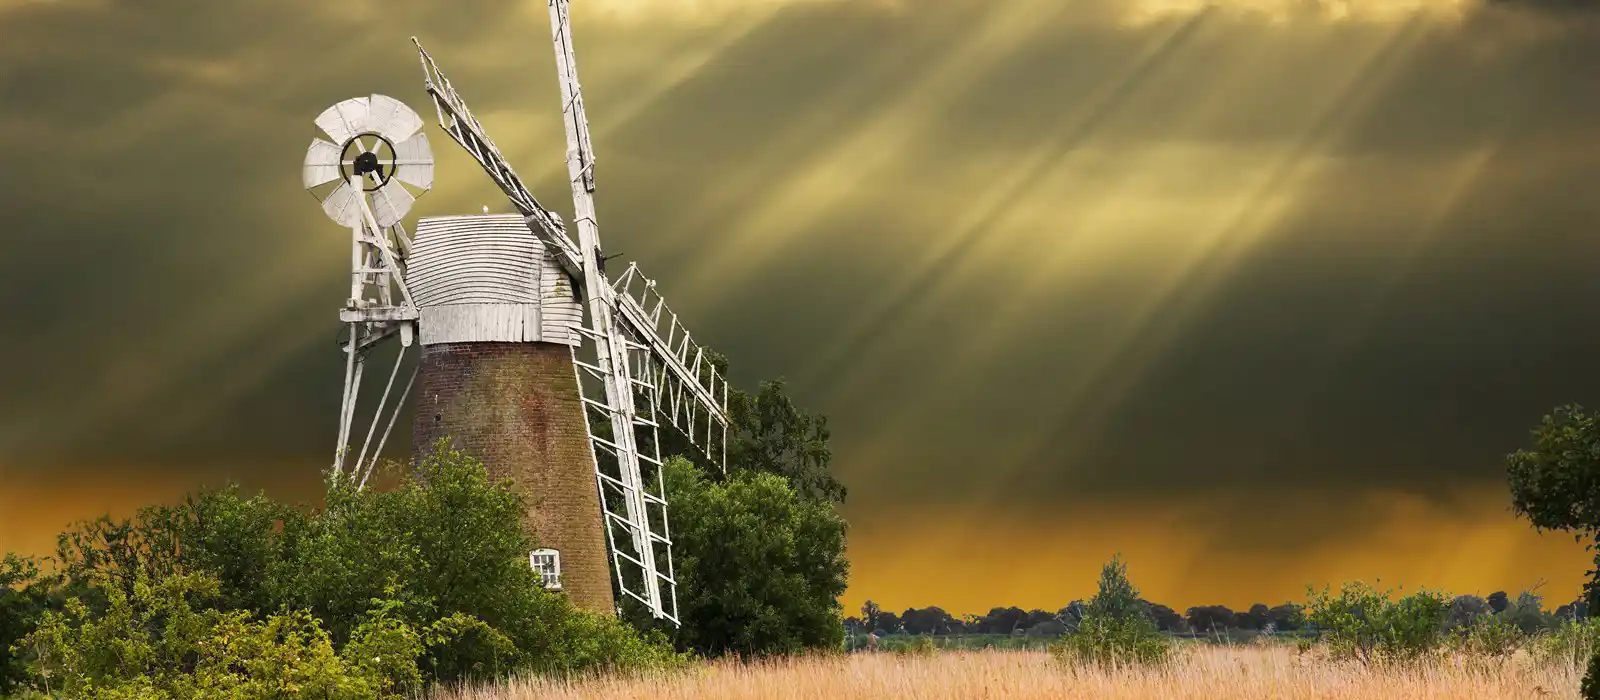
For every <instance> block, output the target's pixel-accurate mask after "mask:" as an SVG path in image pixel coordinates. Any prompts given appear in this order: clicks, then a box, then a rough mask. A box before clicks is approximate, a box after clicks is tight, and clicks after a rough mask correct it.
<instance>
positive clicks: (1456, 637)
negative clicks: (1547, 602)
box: [1449, 615, 1529, 659]
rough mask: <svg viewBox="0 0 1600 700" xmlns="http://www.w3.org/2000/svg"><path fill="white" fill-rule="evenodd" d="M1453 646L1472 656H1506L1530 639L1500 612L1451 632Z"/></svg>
mask: <svg viewBox="0 0 1600 700" xmlns="http://www.w3.org/2000/svg"><path fill="white" fill-rule="evenodd" d="M1449 640H1450V643H1451V647H1452V648H1453V649H1455V650H1456V651H1458V652H1460V653H1462V654H1466V655H1468V656H1473V657H1480V658H1490V659H1504V658H1506V657H1509V656H1511V655H1512V654H1513V653H1516V651H1517V649H1519V648H1521V647H1522V646H1523V645H1524V644H1525V643H1527V642H1528V641H1529V637H1528V636H1527V634H1525V633H1524V632H1523V631H1522V629H1521V628H1520V627H1518V626H1517V625H1516V623H1515V622H1514V621H1512V620H1510V619H1507V618H1504V617H1501V616H1499V615H1492V616H1483V617H1479V618H1477V619H1474V620H1472V621H1471V622H1469V623H1467V624H1466V625H1463V626H1460V627H1457V628H1456V629H1454V630H1452V631H1451V634H1450V637H1449Z"/></svg>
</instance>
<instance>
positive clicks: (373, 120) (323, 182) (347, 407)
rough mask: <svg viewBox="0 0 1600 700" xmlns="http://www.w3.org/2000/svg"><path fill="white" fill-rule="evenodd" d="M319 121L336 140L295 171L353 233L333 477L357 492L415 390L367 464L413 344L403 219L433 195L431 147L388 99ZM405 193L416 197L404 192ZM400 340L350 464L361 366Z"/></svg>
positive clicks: (315, 148) (309, 154)
mask: <svg viewBox="0 0 1600 700" xmlns="http://www.w3.org/2000/svg"><path fill="white" fill-rule="evenodd" d="M315 121H316V125H317V128H318V129H320V130H321V132H322V133H323V134H326V135H327V136H328V137H329V138H330V139H332V140H331V141H330V140H324V139H322V138H313V139H312V140H311V146H310V147H309V148H307V149H306V157H305V161H304V164H303V166H302V168H301V178H302V182H303V184H304V185H305V188H306V189H307V190H308V191H310V192H311V193H312V194H313V195H314V196H316V197H317V199H318V200H320V201H321V203H322V210H323V212H325V213H326V214H327V215H328V218H330V219H333V220H334V221H335V222H337V223H339V224H340V225H343V226H345V227H347V228H349V229H350V234H351V243H350V297H349V299H348V300H347V301H346V303H345V308H344V309H343V310H341V311H340V312H339V319H340V320H341V321H343V322H344V323H345V324H346V325H347V326H348V329H349V337H348V338H347V339H346V340H345V343H344V352H345V356H346V360H345V372H344V398H343V400H342V402H341V403H340V408H339V442H338V445H339V447H338V449H337V451H336V452H335V454H334V461H333V472H332V473H333V475H334V476H336V477H337V476H341V475H344V474H351V475H355V476H356V477H358V478H359V481H358V482H357V483H358V485H364V484H365V483H366V480H367V477H368V476H370V474H371V471H372V468H373V465H375V464H376V463H377V460H378V455H379V454H380V453H382V451H383V444H384V443H385V442H387V441H388V439H389V433H390V431H391V430H392V429H393V428H394V423H395V420H396V419H397V418H398V417H399V413H400V408H401V407H402V406H403V405H404V403H405V392H408V391H409V390H410V386H411V383H410V382H409V381H408V382H407V383H406V386H405V389H404V391H402V393H401V396H400V399H399V400H398V401H396V402H395V405H394V408H393V411H392V413H391V415H390V418H389V422H388V426H387V427H386V428H385V429H384V432H383V436H382V438H380V439H379V441H378V443H377V447H376V449H373V450H371V454H372V460H371V461H370V462H369V461H368V460H367V454H368V448H369V447H371V446H372V438H373V434H374V433H375V432H376V430H377V427H378V423H379V422H380V421H381V420H382V417H383V410H384V406H385V405H386V404H387V403H388V400H389V393H390V392H391V391H392V390H393V388H394V384H395V379H396V377H397V376H398V374H399V371H400V365H401V362H402V360H404V359H405V348H409V347H410V346H411V345H412V341H413V340H414V339H415V336H416V327H415V323H416V320H417V307H416V305H415V303H414V302H413V300H412V297H411V291H410V289H409V288H408V287H407V286H406V281H405V265H404V256H405V254H406V253H407V252H408V251H409V248H410V245H411V241H410V239H409V238H408V237H407V236H406V231H405V228H404V227H403V226H402V225H401V219H402V218H403V217H404V216H405V215H406V213H407V212H408V211H410V210H411V205H412V203H414V202H415V201H416V198H417V196H418V195H420V194H422V193H424V192H427V191H428V189H429V188H430V187H432V186H433V153H432V151H431V150H430V149H429V147H428V135H427V134H425V133H422V117H420V116H418V115H417V113H416V112H415V111H412V109H411V108H410V107H407V106H405V104H403V103H401V102H400V101H399V100H396V99H394V98H392V97H388V96H386V95H372V96H370V97H356V98H351V99H348V100H345V101H343V102H340V103H338V104H335V105H333V106H332V107H329V108H327V109H326V110H323V112H322V114H320V115H318V116H317V118H316V120H315ZM335 182H337V183H338V184H337V185H334V184H333V183H335ZM407 185H409V186H410V187H412V188H415V189H416V192H415V193H413V192H412V191H411V190H410V189H407V187H406V186H407ZM397 292H398V294H397ZM397 297H398V298H397ZM396 335H399V337H400V343H401V352H399V353H397V356H396V358H395V365H394V370H393V371H391V372H390V373H389V381H388V384H387V385H385V387H384V393H383V398H382V399H381V400H380V401H379V403H378V408H377V410H376V412H375V413H374V415H373V419H372V426H371V428H369V429H368V430H367V435H366V438H365V440H363V441H362V445H361V452H360V453H359V454H358V455H357V456H356V458H355V459H354V460H349V461H347V460H348V457H349V454H348V451H349V449H350V441H351V437H352V436H351V434H350V429H351V424H352V423H353V422H354V418H355V408H356V398H357V396H358V395H359V393H360V388H361V376H362V373H363V369H364V368H365V366H366V358H367V356H368V354H369V353H370V352H371V351H372V350H373V349H374V348H376V347H378V346H379V345H380V344H382V343H383V342H384V341H386V340H388V339H390V338H393V337H394V336H396ZM413 378H414V375H413Z"/></svg>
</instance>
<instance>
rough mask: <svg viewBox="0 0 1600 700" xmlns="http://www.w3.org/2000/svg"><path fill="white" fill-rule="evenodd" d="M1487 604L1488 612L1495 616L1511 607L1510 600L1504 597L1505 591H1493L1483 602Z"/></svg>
mask: <svg viewBox="0 0 1600 700" xmlns="http://www.w3.org/2000/svg"><path fill="white" fill-rule="evenodd" d="M1484 602H1486V603H1488V604H1489V610H1490V611H1491V612H1493V613H1494V614H1496V615H1499V614H1500V613H1503V612H1505V611H1506V608H1508V607H1511V599H1510V598H1507V597H1506V592H1505V591H1495V592H1493V593H1490V594H1489V599H1488V600H1486V601H1484Z"/></svg>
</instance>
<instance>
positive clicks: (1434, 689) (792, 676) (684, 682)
mask: <svg viewBox="0 0 1600 700" xmlns="http://www.w3.org/2000/svg"><path fill="white" fill-rule="evenodd" d="M1582 675H1583V671H1582V669H1578V668H1573V667H1560V666H1551V665H1543V664H1536V663H1533V662H1532V661H1531V660H1529V659H1527V658H1524V657H1519V658H1515V659H1511V660H1509V661H1506V662H1504V663H1495V664H1488V663H1483V662H1472V661H1470V660H1460V659H1458V660H1454V661H1449V662H1441V663H1438V664H1435V665H1431V666H1428V667H1423V668H1416V669H1411V670H1404V671H1401V670H1391V671H1367V670H1364V669H1361V668H1357V667H1352V666H1349V665H1344V664H1334V663H1330V662H1327V661H1325V660H1322V659H1320V658H1318V657H1316V656H1314V655H1307V656H1304V657H1301V656H1297V655H1296V653H1295V651H1294V650H1293V649H1290V648H1285V647H1281V646H1274V647H1249V646H1242V647H1210V646H1198V647H1195V648H1191V649H1188V650H1187V651H1185V652H1184V653H1183V654H1182V655H1181V656H1180V657H1179V659H1178V660H1177V662H1176V663H1175V664H1173V665H1172V666H1171V667H1170V668H1168V669H1167V670H1165V671H1151V670H1137V669H1124V670H1112V671H1105V670H1097V669H1088V668H1080V669H1076V670H1074V669H1068V668H1064V667H1062V666H1060V665H1058V664H1056V663H1055V662H1053V661H1052V660H1051V658H1050V657H1049V656H1048V655H1046V654H1044V653H1040V652H1025V651H987V652H947V653H942V654H936V655H929V656H920V657H909V656H898V655H894V654H882V653H880V654H854V655H849V656H845V655H838V656H832V657H828V656H820V657H809V658H802V659H797V660H792V661H781V662H762V663H753V664H736V663H728V662H718V663H712V664H708V665H705V666H702V667H699V668H696V669H695V670H693V671H689V672H680V673H674V674H664V675H655V676H646V677H640V678H631V679H630V678H597V679H590V680H584V681H573V682H560V681H548V680H528V681H517V682H513V683H510V684H506V685H503V686H500V687H495V688H482V689H477V690H471V691H466V692H462V693H459V694H451V695H446V696H442V698H447V699H448V700H523V699H525V698H527V699H531V698H540V699H541V700H542V699H544V698H562V699H566V700H579V699H582V700H601V699H611V698H616V699H619V700H620V699H623V698H628V699H633V698H649V699H650V700H687V699H688V698H697V699H699V698H705V699H708V700H713V699H724V698H762V699H763V700H765V699H771V700H785V699H789V698H829V699H833V698H840V699H844V698H861V699H862V700H868V699H870V700H885V699H886V698H918V699H919V700H945V699H949V700H957V699H960V700H968V699H971V698H997V699H998V698H1005V699H1006V700H1034V699H1042V698H1052V699H1054V698H1104V699H1105V700H1179V699H1184V700H1187V699H1190V698H1193V699H1196V700H1198V699H1200V698H1204V699H1206V700H1217V699H1220V698H1273V699H1281V700H1300V699H1305V700H1310V699H1311V698H1316V699H1318V700H1391V699H1400V698H1406V699H1410V698H1432V699H1436V700H1489V699H1490V698H1494V699H1496V700H1499V699H1500V698H1548V699H1549V700H1568V699H1571V698H1576V697H1577V696H1578V691H1577V689H1578V683H1579V680H1580V679H1581V678H1582Z"/></svg>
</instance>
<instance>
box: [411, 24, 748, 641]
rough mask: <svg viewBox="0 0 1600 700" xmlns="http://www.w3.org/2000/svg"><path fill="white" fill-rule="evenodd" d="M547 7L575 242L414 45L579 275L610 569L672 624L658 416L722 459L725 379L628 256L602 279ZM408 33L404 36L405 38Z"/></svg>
mask: <svg viewBox="0 0 1600 700" xmlns="http://www.w3.org/2000/svg"><path fill="white" fill-rule="evenodd" d="M550 13H551V22H552V32H553V37H554V40H555V49H556V59H557V66H558V69H559V71H560V82H561V89H562V102H563V117H564V121H565V123H566V131H567V138H568V155H569V162H568V171H569V174H570V175H571V177H572V192H573V198H574V203H575V205H576V219H577V221H576V224H575V225H576V228H577V229H578V233H579V241H578V242H577V243H576V244H575V243H574V242H573V241H572V240H571V239H570V238H568V237H567V235H566V228H565V226H563V225H562V223H561V219H560V218H559V217H558V216H557V215H555V214H554V213H552V212H550V211H549V210H548V209H545V208H544V207H543V206H541V205H540V204H539V202H538V200H536V199H535V198H534V196H533V194H532V193H531V192H529V191H528V189H527V187H526V186H525V185H524V184H523V183H522V179H521V178H520V177H519V176H518V175H517V174H516V171H515V170H513V169H512V168H511V166H510V164H509V163H507V162H506V160H505V158H504V156H503V155H502V154H501V153H500V149H499V148H498V147H497V146H495V144H494V141H493V140H492V139H490V138H489V135H488V133H487V132H485V131H484V129H483V126H482V124H480V123H479V122H478V120H477V119H476V118H474V117H473V116H472V112H471V110H469V109H468V108H467V105H466V102H465V100H463V99H462V98H461V96H460V94H459V93H457V92H456V90H455V88H454V87H453V86H452V85H451V84H450V81H449V79H448V78H446V77H445V76H444V74H443V72H442V71H440V69H439V67H438V65H437V64H436V63H435V62H434V60H433V58H432V57H431V56H429V55H428V52H427V51H426V50H424V49H423V48H422V45H421V44H420V43H417V51H418V53H419V54H420V57H421V60H422V67H423V73H424V76H425V84H426V87H427V91H428V94H429V95H430V96H431V97H432V98H433V102H434V106H435V108H436V111H437V113H438V117H439V125H440V127H441V128H443V129H444V130H445V133H447V134H449V135H450V137H451V139H453V140H455V141H456V143H458V144H460V145H461V147H462V148H464V149H466V151H467V153H468V154H470V155H471V156H472V157H473V159H474V160H477V161H478V164H479V165H481V166H483V168H484V171H485V172H487V173H488V174H489V176H490V178H491V179H493V180H494V182H495V184H496V185H498V186H499V187H500V189H501V191H502V192H504V193H505V194H506V196H507V198H508V199H509V200H510V201H511V203H512V205H513V206H514V207H516V208H517V211H518V212H520V213H521V214H522V215H523V217H524V220H525V222H526V223H527V225H528V228H529V230H530V231H532V233H533V234H534V235H536V236H538V237H539V238H540V239H541V240H542V241H543V242H544V243H545V245H546V247H547V248H548V249H549V250H550V251H552V253H553V254H554V256H555V258H556V260H557V262H558V263H559V264H560V265H561V267H562V268H563V269H564V270H565V271H566V272H567V273H568V274H569V275H571V276H572V277H573V279H574V280H576V281H578V282H580V283H581V284H583V285H584V290H585V295H584V296H585V299H584V301H585V302H586V303H587V304H588V306H589V309H588V311H589V321H590V325H589V326H588V327H585V328H580V329H579V330H580V332H581V333H582V334H583V336H584V339H585V340H586V341H587V343H586V344H587V345H588V347H590V348H592V350H593V357H592V358H587V357H586V358H585V359H592V362H586V361H584V360H583V359H580V358H579V357H578V356H577V355H576V352H574V356H573V364H574V372H575V373H576V374H577V375H578V380H579V386H580V390H581V391H583V397H582V398H583V403H584V405H585V406H586V407H587V409H588V410H587V411H586V412H587V413H589V414H590V421H589V428H590V430H589V433H590V443H591V447H592V450H593V456H594V460H595V472H596V486H597V488H598V489H599V490H600V495H601V499H602V507H603V513H604V514H603V516H602V517H603V519H604V520H605V525H606V527H605V531H606V533H607V539H608V544H609V545H610V551H611V553H612V559H613V568H614V573H615V575H616V579H615V580H616V582H617V584H618V586H619V588H620V589H621V590H622V591H623V593H624V594H625V595H627V596H629V597H631V598H634V599H636V600H638V601H640V602H641V603H643V604H644V605H645V606H646V607H647V608H648V609H649V610H650V611H651V612H652V614H654V615H655V616H656V617H659V618H663V619H667V620H670V621H672V622H673V623H674V624H676V623H677V603H676V590H675V589H676V581H675V579H674V577H673V568H672V553H671V537H670V534H669V531H668V529H667V517H666V508H667V501H666V497H665V492H664V487H663V483H662V475H661V469H660V467H661V455H660V454H659V451H658V447H657V444H658V442H659V441H658V439H657V437H658V436H657V435H656V430H657V429H658V427H659V425H660V422H659V420H658V417H659V416H661V415H663V414H665V415H666V416H667V418H668V420H669V421H670V422H671V424H672V425H673V426H675V427H677V428H678V429H679V430H681V431H682V432H683V433H684V435H685V436H686V437H687V438H689V441H690V443H691V444H693V445H694V446H695V447H696V448H697V449H699V450H700V451H701V452H702V453H704V454H705V456H707V457H708V458H709V459H710V461H712V462H714V463H716V464H718V465H719V466H721V467H723V468H726V467H725V462H726V444H727V426H728V411H727V392H728V389H727V383H726V380H724V379H723V378H722V376H721V374H720V373H719V372H718V371H717V369H716V368H715V367H714V366H712V364H711V360H710V357H709V354H708V353H707V352H706V351H705V350H704V349H703V348H702V347H701V346H700V345H699V344H698V343H696V342H695V341H694V340H693V338H692V337H691V336H690V334H689V333H688V331H687V330H685V329H684V327H683V325H682V324H681V322H680V321H679V320H678V317H677V315H676V314H675V313H673V312H672V311H671V309H669V308H668V307H667V306H666V304H665V302H664V300H662V299H661V297H660V295H659V294H657V293H655V291H654V286H655V283H654V281H653V280H649V279H648V278H645V277H644V276H643V275H642V274H640V273H639V272H638V269H637V267H633V266H630V267H629V268H628V270H627V271H626V272H625V273H624V274H623V275H622V276H621V277H620V278H619V279H618V280H617V282H616V283H615V284H613V283H612V282H611V281H610V280H608V279H607V278H606V276H605V274H604V272H603V271H602V269H601V267H600V265H601V262H602V260H603V258H602V257H601V254H600V242H599V233H598V227H597V225H596V223H595V215H594V206H593V199H592V194H593V192H594V169H593V151H592V149H591V148H590V145H589V134H588V124H587V122H586V119H585V118H584V116H583V111H582V109H583V107H582V94H581V92H580V90H579V88H578V82H577V73H576V68H575V62H574V58H573V53H572V45H571V41H570V30H569V27H570V22H569V19H568V14H567V2H565V0H554V1H553V2H551V3H550ZM412 41H413V42H414V43H416V39H415V38H413V39H412Z"/></svg>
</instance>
